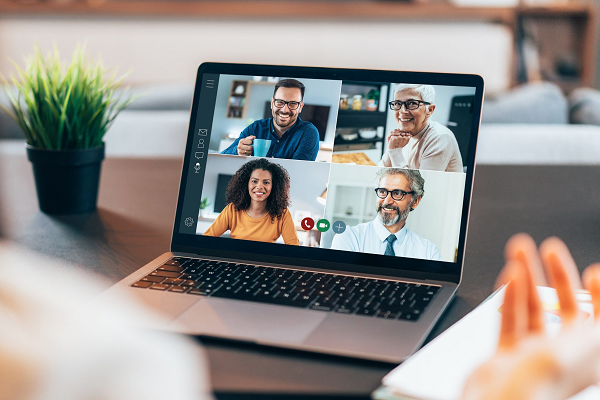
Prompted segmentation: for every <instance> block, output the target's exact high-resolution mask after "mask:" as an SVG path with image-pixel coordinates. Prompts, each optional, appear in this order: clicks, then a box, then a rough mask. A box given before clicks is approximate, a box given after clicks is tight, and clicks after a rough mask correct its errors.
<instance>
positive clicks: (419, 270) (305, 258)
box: [171, 63, 484, 283]
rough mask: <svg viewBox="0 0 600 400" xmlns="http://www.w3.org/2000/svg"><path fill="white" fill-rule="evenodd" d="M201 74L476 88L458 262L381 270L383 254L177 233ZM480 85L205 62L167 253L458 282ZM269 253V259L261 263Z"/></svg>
mask: <svg viewBox="0 0 600 400" xmlns="http://www.w3.org/2000/svg"><path fill="white" fill-rule="evenodd" d="M205 73H210V74H219V75H248V76H279V77H294V78H298V79H302V78H305V79H329V80H341V81H344V80H345V81H362V82H392V83H399V82H401V83H427V84H431V85H446V86H469V87H474V88H475V102H474V106H473V123H472V125H471V138H470V142H469V150H468V157H467V164H466V166H467V172H466V181H465V192H464V199H463V207H462V217H461V225H460V234H459V242H458V247H457V248H458V251H457V261H456V262H454V263H453V262H444V261H430V260H422V259H413V258H404V257H396V258H397V261H398V265H396V266H394V267H381V266H380V265H385V264H386V263H389V261H390V258H389V257H387V256H383V255H376V254H366V253H354V252H347V251H341V250H332V249H321V248H308V247H296V246H287V245H282V244H273V243H261V242H255V241H248V240H232V239H222V238H216V237H207V236H203V235H192V234H184V233H180V232H179V227H180V224H181V218H182V207H183V201H184V195H185V192H186V183H187V182H186V179H185V177H186V174H185V173H184V172H185V171H187V170H188V169H189V168H190V162H191V153H192V151H191V149H192V146H193V140H194V137H195V136H194V133H195V132H194V126H195V118H196V112H195V111H196V110H197V109H198V102H199V98H200V92H201V90H202V75H203V74H205ZM483 93H484V81H483V78H482V77H481V76H479V75H474V74H456V73H437V72H409V71H385V70H359V69H341V68H320V67H296V66H276V65H256V64H227V63H203V64H201V65H200V66H199V68H198V73H197V76H196V86H195V89H194V99H193V102H192V108H191V112H190V125H189V130H188V138H187V141H186V151H185V157H184V162H183V170H182V177H181V180H180V187H179V196H178V200H177V212H176V216H175V223H174V228H173V236H172V241H171V251H173V252H185V253H193V254H198V255H201V256H204V257H211V256H212V257H228V258H233V259H240V260H248V261H251V262H263V263H264V262H269V263H274V264H283V265H290V266H299V267H302V266H306V267H315V268H323V269H330V270H336V271H340V272H358V273H369V274H376V275H387V276H394V277H406V278H414V279H430V280H438V281H448V282H453V283H459V282H460V279H461V275H462V266H463V262H464V253H465V244H466V236H467V228H468V220H469V210H470V204H471V194H472V190H473V177H474V173H475V153H476V148H477V139H478V138H477V136H478V135H477V133H478V132H479V125H480V120H481V109H482V104H483ZM265 254H268V255H269V257H268V259H265Z"/></svg>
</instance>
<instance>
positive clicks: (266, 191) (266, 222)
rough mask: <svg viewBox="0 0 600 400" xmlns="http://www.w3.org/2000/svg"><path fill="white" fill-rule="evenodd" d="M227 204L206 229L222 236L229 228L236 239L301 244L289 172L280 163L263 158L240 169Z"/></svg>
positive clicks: (230, 187) (227, 197) (231, 185)
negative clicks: (291, 206) (295, 218)
mask: <svg viewBox="0 0 600 400" xmlns="http://www.w3.org/2000/svg"><path fill="white" fill-rule="evenodd" d="M225 198H226V202H227V206H226V207H225V209H223V212H221V214H219V216H218V217H217V219H216V220H215V222H214V223H213V224H212V225H211V226H210V227H209V228H208V230H207V231H206V232H205V233H204V235H207V236H221V235H222V234H223V233H225V232H226V231H228V230H229V231H230V233H231V237H232V238H234V239H245V240H255V241H260V242H269V243H274V242H275V241H277V239H278V238H279V237H280V236H281V237H283V241H284V242H285V244H293V245H299V244H300V242H299V240H298V236H297V235H296V230H295V228H294V222H293V220H292V215H291V214H290V211H289V210H288V206H289V204H290V176H289V174H288V172H287V171H286V170H285V168H283V167H282V166H281V165H279V164H275V163H272V162H269V161H267V160H266V159H264V158H259V159H257V160H252V161H249V162H247V163H245V164H244V165H242V166H241V168H240V169H238V170H237V172H236V173H235V175H234V176H233V178H231V181H230V182H229V185H228V186H227V190H226V194H225Z"/></svg>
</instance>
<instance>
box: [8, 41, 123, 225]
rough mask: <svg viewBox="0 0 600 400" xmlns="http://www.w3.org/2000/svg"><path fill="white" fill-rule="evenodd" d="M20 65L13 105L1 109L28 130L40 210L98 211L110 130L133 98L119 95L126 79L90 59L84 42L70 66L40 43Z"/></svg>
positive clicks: (10, 90) (11, 90)
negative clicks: (119, 88)
mask: <svg viewBox="0 0 600 400" xmlns="http://www.w3.org/2000/svg"><path fill="white" fill-rule="evenodd" d="M15 67H16V70H17V76H14V75H11V82H10V83H12V85H13V87H12V88H11V87H9V86H6V87H5V92H6V94H7V96H8V98H9V101H10V105H9V107H8V108H6V107H4V106H2V105H1V104H0V107H2V109H4V111H6V112H7V113H8V114H9V115H10V117H11V118H13V119H14V120H15V121H16V122H17V123H18V124H19V126H20V127H21V129H23V133H24V134H25V139H26V141H27V146H26V148H27V156H28V158H29V160H30V161H31V164H32V166H33V173H34V178H35V184H36V188H37V195H38V201H39V205H40V209H41V210H42V211H43V212H46V213H48V214H76V213H85V212H91V211H93V210H95V209H96V202H97V198H98V185H99V181H100V166H101V163H102V160H103V159H104V142H103V138H104V134H105V133H106V132H107V130H108V129H109V128H110V126H111V124H112V122H113V121H114V119H115V118H116V116H117V115H118V114H119V113H120V112H121V111H123V110H124V109H125V108H126V107H127V106H129V105H130V104H131V102H132V101H133V99H132V98H131V97H124V96H123V95H122V94H121V95H119V94H117V93H116V90H117V88H118V87H119V86H120V84H121V81H122V79H123V77H121V78H119V79H117V78H116V71H115V72H113V73H112V74H110V75H109V74H108V70H107V69H106V68H104V67H103V66H102V64H101V63H100V62H93V61H91V60H88V59H87V57H86V54H85V47H84V46H79V45H78V46H77V48H76V50H75V51H74V53H73V56H72V59H71V62H70V63H69V64H68V65H65V64H64V63H62V62H61V61H60V57H59V53H58V50H57V49H56V47H55V48H54V51H53V52H52V53H50V54H48V55H47V56H44V55H43V54H42V52H41V50H40V48H39V47H36V48H35V49H34V53H33V55H31V56H30V57H29V58H27V59H26V63H25V68H24V69H23V68H20V67H19V66H18V65H17V64H15Z"/></svg>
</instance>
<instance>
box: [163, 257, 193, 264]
mask: <svg viewBox="0 0 600 400" xmlns="http://www.w3.org/2000/svg"><path fill="white" fill-rule="evenodd" d="M190 260H191V258H183V257H175V258H171V259H170V260H168V261H166V262H165V263H164V265H183V264H185V263H186V262H188V261H190Z"/></svg>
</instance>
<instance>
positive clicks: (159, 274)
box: [150, 271, 181, 278]
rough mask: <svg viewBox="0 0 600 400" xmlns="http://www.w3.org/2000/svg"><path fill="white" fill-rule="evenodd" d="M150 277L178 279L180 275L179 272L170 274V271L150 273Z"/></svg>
mask: <svg viewBox="0 0 600 400" xmlns="http://www.w3.org/2000/svg"><path fill="white" fill-rule="evenodd" d="M150 275H152V276H162V277H163V278H179V275H181V274H180V273H179V272H171V271H154V272H151V273H150Z"/></svg>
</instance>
